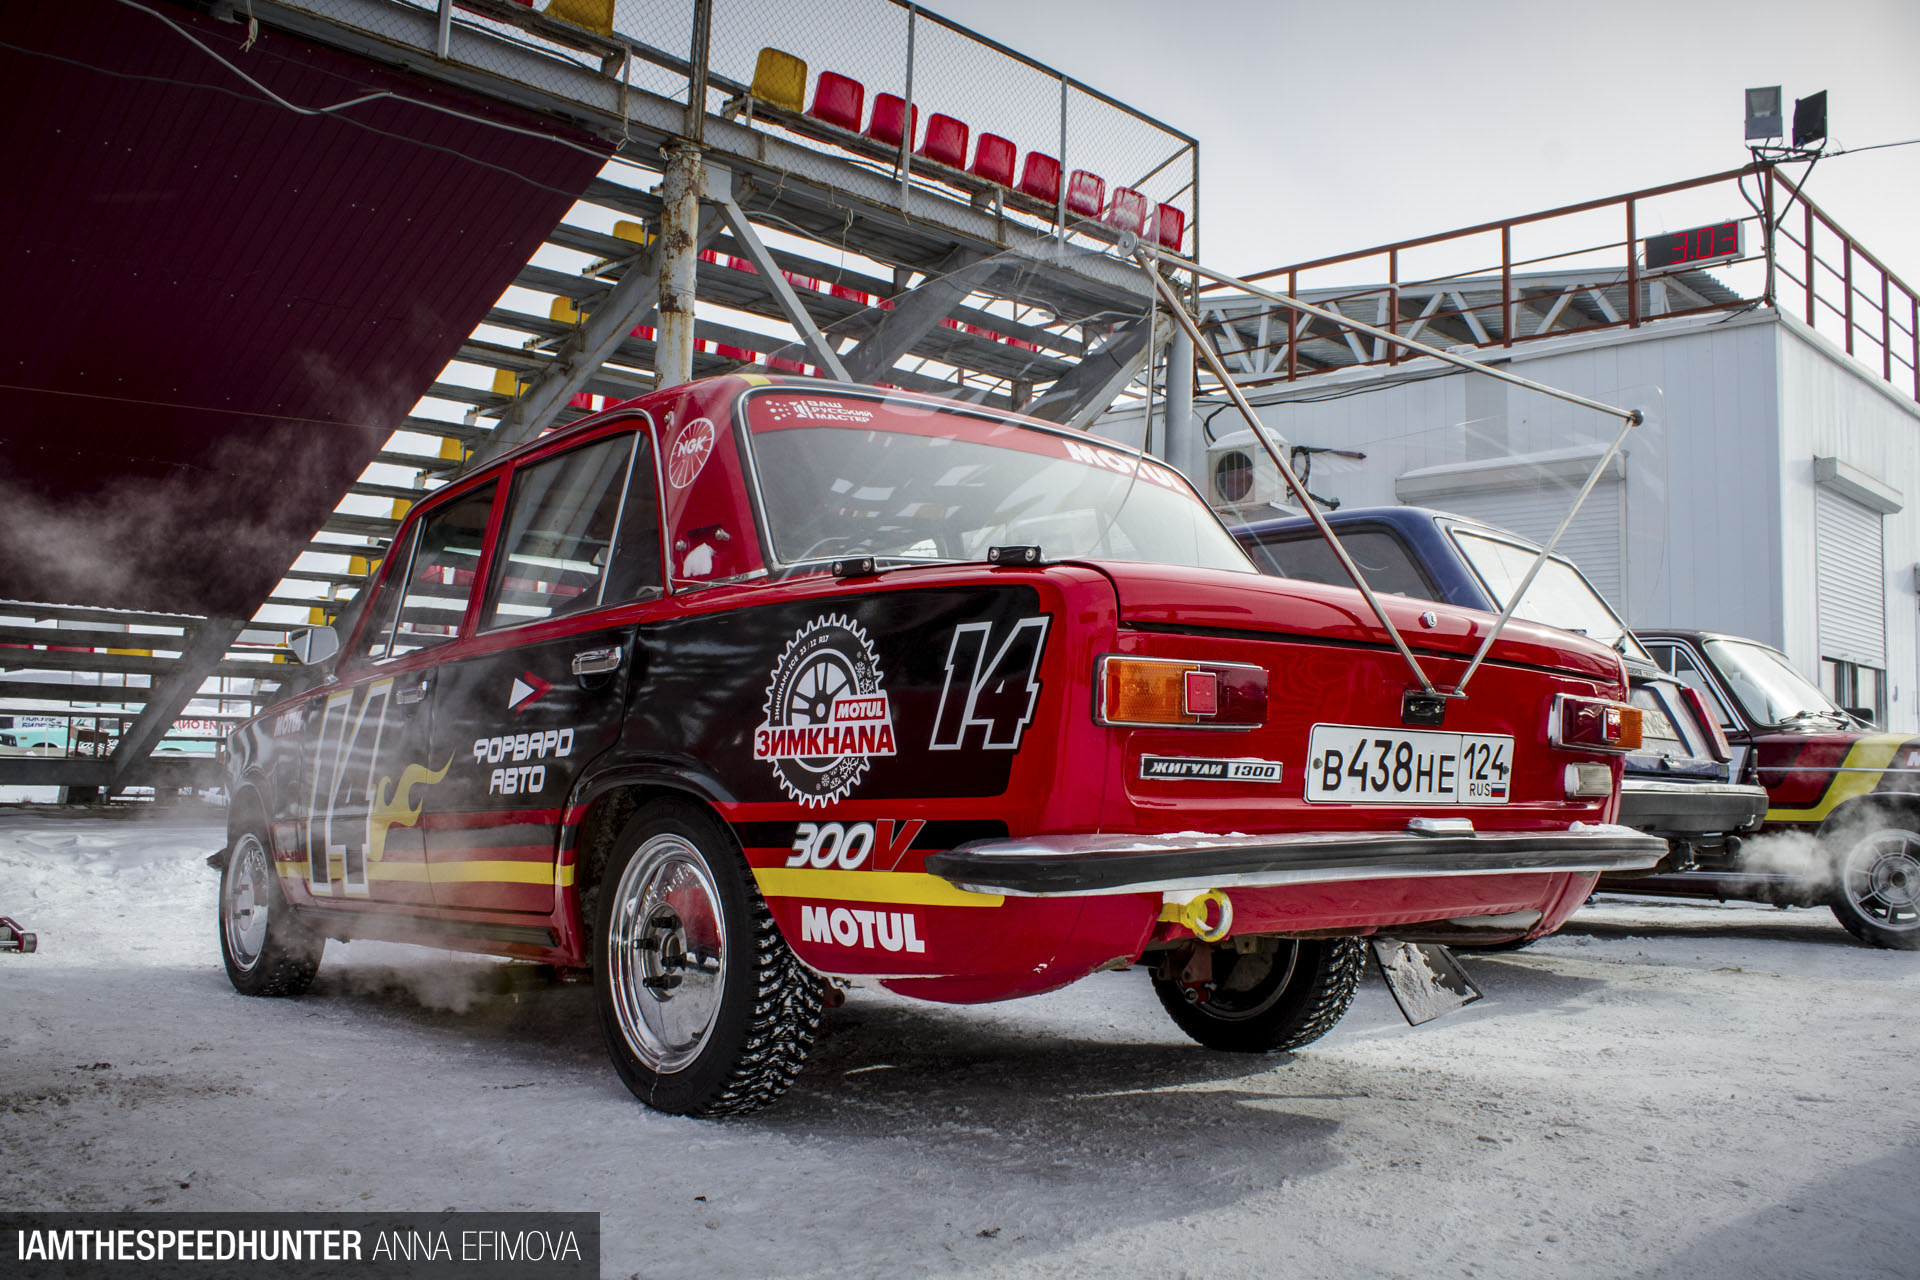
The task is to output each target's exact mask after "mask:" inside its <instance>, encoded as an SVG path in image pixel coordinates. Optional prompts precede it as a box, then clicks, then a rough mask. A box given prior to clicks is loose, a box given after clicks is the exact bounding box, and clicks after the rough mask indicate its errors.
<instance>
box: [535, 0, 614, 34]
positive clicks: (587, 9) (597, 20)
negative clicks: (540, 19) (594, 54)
mask: <svg viewBox="0 0 1920 1280" xmlns="http://www.w3.org/2000/svg"><path fill="white" fill-rule="evenodd" d="M546 14H547V16H548V17H549V18H558V19H560V21H562V22H571V23H572V24H573V25H574V26H576V27H585V28H586V29H587V30H589V31H598V32H599V33H600V34H601V35H603V36H610V35H612V34H613V0H549V3H548V5H547V9H546Z"/></svg>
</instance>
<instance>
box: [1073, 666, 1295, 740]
mask: <svg viewBox="0 0 1920 1280" xmlns="http://www.w3.org/2000/svg"><path fill="white" fill-rule="evenodd" d="M1094 688H1095V691H1096V698H1097V703H1096V705H1095V707H1094V715H1093V718H1094V720H1095V721H1097V722H1098V723H1100V724H1105V725H1121V726H1132V727H1140V728H1148V727H1154V728H1161V727H1168V728H1183V729H1254V728H1258V727H1259V726H1260V725H1262V724H1265V723H1266V719H1267V671H1266V668H1265V667H1255V666H1248V665H1245V664H1241V663H1234V662H1186V661H1181V660H1178V659H1172V658H1135V657H1131V656H1129V655H1126V654H1119V653H1109V654H1105V655H1102V657H1101V658H1100V662H1099V669H1098V673H1097V678H1096V680H1095V682H1094Z"/></svg>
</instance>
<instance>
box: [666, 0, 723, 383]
mask: <svg viewBox="0 0 1920 1280" xmlns="http://www.w3.org/2000/svg"><path fill="white" fill-rule="evenodd" d="M712 20H713V0H698V2H697V3H696V4H695V5H694V9H693V48H692V50H691V55H692V56H691V57H690V58H689V59H688V61H689V62H690V63H691V64H692V74H691V75H690V76H689V78H688V81H687V110H686V116H685V121H686V123H685V128H684V133H685V135H686V136H685V140H684V141H682V142H679V143H676V144H674V145H672V146H669V147H667V148H666V151H665V154H666V161H667V163H666V167H665V168H664V169H663V170H662V172H661V178H660V203H661V207H660V260H659V261H660V266H659V272H660V326H659V340H658V343H657V345H656V347H655V355H654V365H655V372H656V373H657V375H658V383H657V384H656V385H658V386H662V387H671V386H675V385H678V384H679V383H682V382H686V381H688V380H689V379H691V378H692V377H693V349H694V336H693V325H694V314H693V313H694V288H695V280H696V278H697V275H698V272H699V269H700V244H699V236H700V192H701V190H702V188H703V187H704V186H705V185H706V184H705V177H706V174H705V166H704V165H703V164H702V162H701V155H700V151H701V147H700V144H701V142H702V140H703V139H704V138H705V136H706V120H707V38H708V34H709V32H710V31H711V30H712Z"/></svg>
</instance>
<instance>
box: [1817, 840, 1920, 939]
mask: <svg viewBox="0 0 1920 1280" xmlns="http://www.w3.org/2000/svg"><path fill="white" fill-rule="evenodd" d="M1838 873H1839V874H1838V885H1837V889H1838V892H1837V894H1836V896H1835V900H1834V904H1833V912H1834V915H1835V916H1837V917H1839V920H1840V923H1841V924H1843V925H1845V926H1846V927H1847V930H1848V931H1849V932H1850V933H1852V934H1853V935H1854V936H1855V937H1857V938H1859V939H1860V940H1861V941H1863V942H1870V943H1872V944H1874V945H1875V946H1881V947H1893V948H1898V949H1902V950H1913V949H1920V834H1916V833H1915V832H1912V831H1908V830H1906V829H1905V828H1902V827H1886V828H1883V829H1881V830H1878V831H1870V832H1867V833H1865V834H1864V835H1862V836H1860V837H1859V838H1858V839H1856V840H1855V841H1853V843H1852V844H1851V845H1850V846H1849V847H1848V848H1847V851H1846V853H1845V854H1844V855H1843V856H1842V857H1841V859H1840V865H1839V868H1838Z"/></svg>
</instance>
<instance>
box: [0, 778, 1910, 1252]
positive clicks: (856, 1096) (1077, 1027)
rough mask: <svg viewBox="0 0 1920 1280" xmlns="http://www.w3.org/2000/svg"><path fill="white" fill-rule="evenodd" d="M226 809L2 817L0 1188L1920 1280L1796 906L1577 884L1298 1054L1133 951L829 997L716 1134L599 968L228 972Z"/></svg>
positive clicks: (1867, 960)
mask: <svg viewBox="0 0 1920 1280" xmlns="http://www.w3.org/2000/svg"><path fill="white" fill-rule="evenodd" d="M222 842H223V839H222V829H221V826H220V822H219V819H218V815H215V814H210V813H208V812H205V811H202V812H199V813H197V814H188V813H176V814H172V815H169V814H164V813H156V812H153V811H146V812H145V813H143V814H141V815H140V816H137V817H124V818H106V817H98V816H91V817H71V816H59V815H55V814H52V813H49V812H45V811H43V812H38V813H36V812H28V811H20V810H13V811H4V810H0V915H8V916H14V917H17V918H18V919H19V920H20V921H21V922H22V923H23V924H24V925H25V926H26V927H27V928H28V929H32V930H35V931H37V932H38V934H39V936H40V950H39V952H38V953H37V954H34V955H17V954H4V955H0V1208H4V1209H140V1208H166V1209H209V1210H211V1209H224V1210H289V1209H307V1208H315V1209H381V1210H407V1211H421V1210H438V1209H443V1208H458V1209H473V1210H478V1209H492V1210H503V1209H513V1208H528V1209H550V1210H580V1209H587V1210H597V1211H598V1212H599V1213H600V1214H601V1223H602V1258H603V1266H604V1269H605V1272H606V1274H608V1275H610V1276H628V1275H638V1276H644V1277H647V1278H648V1280H656V1278H665V1277H683V1276H684V1277H698V1278H699V1280H722V1278H726V1277H736V1276H739V1277H761V1276H778V1277H802V1276H821V1277H828V1276H831V1277H840V1276H875V1277H881V1276H884V1277H893V1276H901V1275H907V1274H920V1273H932V1274H936V1275H952V1276H994V1277H999V1276H1007V1277H1013V1276H1029V1275H1068V1276H1102V1277H1104V1276H1178V1275H1190V1276H1196V1277H1199V1276H1206V1277H1222V1276H1228V1277H1232V1276H1247V1277H1256V1276H1257V1277H1262V1278H1263V1280H1265V1278H1271V1277H1281V1276H1316V1277H1347V1276H1355V1277H1374V1276H1380V1277H1388V1276H1408V1277H1430V1276H1481V1277H1504V1276H1511V1277H1529V1278H1532V1277H1540V1276H1559V1277H1587V1276H1659V1277H1667V1276H1673V1277H1686V1278H1688V1280H1709V1278H1711V1277H1728V1278H1729V1280H1777V1278H1781V1277H1795V1276H1833V1277H1866V1276H1888V1277H1892V1276H1902V1277H1912V1276H1916V1275H1920V1245H1916V1243H1915V1233H1914V1223H1915V1216H1916V1208H1917V1207H1920V1190H1917V1189H1916V1188H1920V1064H1916V1061H1915V1050H1916V1047H1920V1031H1916V1028H1915V1012H1916V1010H1917V1009H1920V955H1915V954H1902V953H1890V952H1879V951H1872V950H1868V949H1866V948H1864V947H1862V946H1859V945H1857V944H1856V943H1854V942H1853V941H1852V939H1850V938H1849V937H1848V936H1847V935H1846V934H1845V933H1844V932H1843V931H1842V930H1841V929H1840V928H1839V926H1838V925H1837V924H1835V923H1834V921H1833V919H1832V917H1831V916H1830V915H1828V914H1827V913H1825V912H1815V911H1794V912H1780V911H1773V910H1770V909H1765V908H1754V907H1744V906H1715V905H1707V906H1699V905H1679V904H1670V903H1664V902H1651V901H1645V902H1641V901H1632V900H1627V899H1611V900H1603V901H1602V902H1600V903H1598V904H1596V905H1594V906H1592V907H1589V908H1588V909H1587V910H1585V911H1583V912H1582V913H1581V914H1580V915H1579V916H1577V917H1575V920H1574V922H1573V925H1572V926H1571V927H1570V928H1569V929H1568V930H1567V931H1566V932H1565V933H1563V934H1562V935H1561V936H1559V937H1556V938H1553V939H1549V940H1548V941H1546V942H1544V943H1541V944H1538V945H1536V946H1535V947H1533V948H1532V949H1530V950H1528V951H1526V952H1523V953H1518V954H1512V955H1504V956H1482V957H1469V958H1468V959H1467V964H1468V967H1469V970H1470V972H1471V973H1472V974H1473V976H1474V977H1475V979H1476V980H1477V981H1478V982H1479V984H1480V985H1481V987H1482V988H1484V990H1485V991H1486V993H1487V999H1486V1000H1484V1001H1483V1002H1481V1003H1479V1004H1476V1005H1473V1006H1470V1007H1469V1008H1467V1009H1465V1010H1463V1011H1461V1012H1459V1013H1456V1014H1454V1015H1452V1016H1450V1017H1448V1018H1446V1019H1444V1020H1442V1021H1440V1022H1437V1023H1432V1024H1429V1025H1427V1026H1425V1027H1421V1028H1418V1029H1412V1028H1408V1027H1407V1026H1406V1025H1404V1023H1402V1022H1401V1020H1400V1018H1399V1016H1398V1014H1397V1013H1396V1012H1395V1010H1394V1008H1393V1005H1392V1003H1391V1001H1390V999H1389V998H1388V996H1387V994H1386V992H1385V989H1384V987H1382V986H1381V985H1380V983H1379V981H1378V979H1377V978H1370V979H1369V982H1368V984H1367V985H1366V986H1365V987H1364V988H1363V989H1362V992H1361V995H1360V998H1359V999H1358V1000H1357V1001H1356V1002H1355V1005H1354V1008H1353V1010H1352V1012H1351V1013H1350V1014H1349V1015H1348V1016H1347V1018H1346V1020H1345V1021H1344V1022H1343V1023H1342V1024H1341V1025H1340V1027H1338V1028H1337V1029H1336V1030H1335V1031H1334V1033H1333V1034H1332V1035H1330V1036H1329V1037H1327V1038H1326V1039H1325V1040H1323V1041H1321V1042H1320V1043H1318V1044H1316V1045H1313V1046H1311V1047H1310V1048H1308V1049H1306V1050H1304V1051H1302V1052H1300V1053H1298V1054H1295V1055H1283V1056H1280V1057H1277V1058H1269V1059H1261V1058H1246V1057H1238V1056H1233V1055H1226V1054H1215V1053H1209V1052H1207V1051H1204V1050H1202V1049H1200V1048H1198V1047H1196V1046H1194V1045H1192V1044H1190V1043H1189V1042H1188V1041H1187V1040H1186V1039H1185V1038H1184V1037H1183V1036H1182V1035H1181V1034H1180V1033H1179V1032H1178V1031H1177V1030H1176V1029H1175V1028H1174V1026H1173V1024H1172V1023H1171V1022H1169V1021H1168V1020H1167V1018H1166V1017H1165V1015H1164V1014H1163V1013H1162V1012H1161V1011H1160V1009H1159V1006H1158V1005H1157V1004H1156V1003H1155V1001H1154V999H1153V996H1152V994H1151V992H1150V991H1149V990H1148V987H1147V983H1146V980H1145V977H1144V976H1143V975H1142V974H1139V973H1113V974H1102V975H1099V976H1097V977H1095V978H1093V979H1090V980H1089V981H1087V982H1084V983H1081V984H1079V985H1078V986H1075V987H1071V988H1068V989H1067V990H1065V991H1062V992H1058V993H1055V994H1053V995H1050V996H1044V997H1040V998H1037V999H1033V1000H1027V1001H1020V1002H1015V1003H1011V1004H1006V1005H997V1006H988V1007H977V1008H945V1007H939V1006H933V1005H923V1004H915V1003H911V1002H908V1001H905V1000H901V999H897V998H895V997H892V996H890V995H887V994H886V993H884V992H882V991H879V990H877V989H857V990H855V991H854V992H852V994H851V997H850V999H849V1001H848V1003H847V1004H846V1006H845V1007H844V1008H842V1009H840V1010H838V1011H836V1012H835V1013H833V1014H831V1015H830V1019H829V1023H828V1026H827V1032H826V1035H825V1036H824V1038H823V1040H822V1042H821V1044H820V1047H819V1049H818V1050H817V1052H816V1054H815V1056H814V1059H813V1062H812V1064H811V1065H810V1067H809V1068H808V1070H807V1072H806V1074H805V1075H804V1077H803V1078H802V1080H801V1082H800V1084H799V1085H798V1087H797V1088H796V1089H795V1090H794V1091H793V1093H792V1094H791V1095H789V1097H788V1098H787V1099H786V1101H785V1102H784V1103H783V1104H782V1105H781V1106H780V1107H778V1108H777V1109H775V1110H773V1111H770V1112H764V1113H761V1114H760V1115H758V1116H754V1117H750V1118H747V1119H744V1120H736V1121H728V1122H718V1123H716V1122H710V1121H694V1120H683V1119H677V1118H673V1117H668V1116H663V1115H659V1114H656V1113H653V1112H650V1111H648V1110H646V1109H645V1108H644V1107H642V1106H640V1105H639V1104H638V1103H636V1102H634V1101H633V1099H632V1098H631V1097H630V1096H629V1095H628V1094H627V1092H626V1091H625V1090H624V1089H623V1088H622V1087H621V1086H620V1083H619V1081H618V1080H617V1079H616V1078H615V1076H614V1074H613V1071H612V1069H611V1068H610V1067H609V1066H608V1064H607V1062H606V1060H605V1057H604V1054H603V1051H602V1049H601V1047H600V1042H599V1033H598V1031H597V1029H596V1025H595V1020H594V1016H593V1010H592V1004H591V992H590V991H589V990H588V989H587V988H585V987H581V986H554V985H546V984H544V983H543V982H541V981H540V980H539V979H538V977H537V975H536V974H535V973H534V972H533V971H532V970H530V969H529V968H527V967H525V966H516V965H506V964H500V963H496V962H493V961H487V960H476V959H470V958H465V957H460V956H454V955H449V954H445V953H440V952H433V951H425V950H418V949H410V948H403V947H392V946H382V945H377V944H367V943H357V944H354V945H352V946H345V947H343V946H341V945H340V944H338V943H335V944H331V945H330V946H329V949H328V952H327V958H326V961H325V963H324V964H323V966H322V969H321V976H320V979H319V981H318V982H317V983H316V984H315V987H314V989H313V991H312V992H311V993H310V994H309V995H308V996H306V997H304V998H302V999H299V1000H287V1001H277V1000H251V999H247V998H246V997H243V996H240V995H237V994H235V993H234V992H233V991H232V989H231V988H230V987H229V986H228V984H227V980H226V977H225V975H224V973H223V972H222V971H221V967H220V959H219V950H218V944H217V941H216V938H215V932H214V900H215V889H216V876H215V873H214V872H212V871H211V870H209V869H208V868H207V867H206V866H205V865H204V863H203V859H204V858H205V856H206V854H207V853H208V852H210V851H212V850H213V849H216V848H218V847H219V846H220V844H221V843H222Z"/></svg>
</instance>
